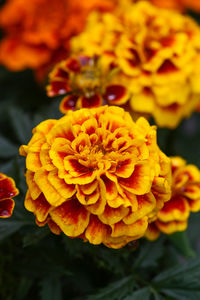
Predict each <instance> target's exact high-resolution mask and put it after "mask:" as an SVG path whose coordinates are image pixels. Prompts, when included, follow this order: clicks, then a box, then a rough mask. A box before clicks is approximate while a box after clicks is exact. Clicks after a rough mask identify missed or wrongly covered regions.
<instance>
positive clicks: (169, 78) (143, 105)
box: [71, 1, 200, 128]
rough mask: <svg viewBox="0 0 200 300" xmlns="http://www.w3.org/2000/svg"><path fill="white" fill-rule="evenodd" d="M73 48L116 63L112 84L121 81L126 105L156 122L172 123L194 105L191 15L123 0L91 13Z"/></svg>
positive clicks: (199, 87) (198, 57)
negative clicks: (108, 9) (105, 10)
mask: <svg viewBox="0 0 200 300" xmlns="http://www.w3.org/2000/svg"><path fill="white" fill-rule="evenodd" d="M71 48H72V50H73V53H77V54H78V55H80V54H82V53H83V54H84V55H89V56H93V55H98V56H101V57H102V58H103V60H104V67H105V68H107V66H108V65H110V64H112V63H115V65H116V67H117V68H118V70H119V71H118V73H117V74H116V76H113V78H112V81H111V83H110V84H116V85H117V84H119V83H120V85H124V87H126V89H127V93H126V94H129V97H126V101H129V102H127V103H129V105H130V108H131V109H132V110H133V111H134V112H137V113H140V114H148V115H150V116H151V115H152V116H153V117H154V118H155V121H156V123H157V124H158V125H159V126H166V127H170V128H174V127H176V126H177V125H178V124H179V122H180V121H181V120H182V118H184V117H187V116H189V115H190V114H191V112H192V111H193V110H194V109H195V108H196V106H197V104H198V101H199V99H200V84H199V82H200V28H199V26H198V25H197V24H196V23H195V22H194V21H193V20H192V19H191V18H190V17H187V16H184V15H181V14H178V13H176V12H174V11H169V10H166V9H158V8H157V7H155V6H153V5H152V4H150V3H148V2H143V1H141V2H138V3H135V4H132V3H130V2H129V1H126V2H123V3H122V5H121V6H120V5H119V7H117V9H116V10H115V11H114V13H112V14H111V13H105V14H103V15H102V14H101V15H100V14H98V13H96V12H95V13H92V14H91V15H90V17H89V20H88V23H87V26H86V28H85V31H84V32H82V33H81V34H80V35H79V36H77V37H74V38H72V40H71ZM115 104H117V102H116V103H115ZM119 104H120V103H119Z"/></svg>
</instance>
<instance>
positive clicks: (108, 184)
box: [101, 175, 118, 201]
mask: <svg viewBox="0 0 200 300" xmlns="http://www.w3.org/2000/svg"><path fill="white" fill-rule="evenodd" d="M101 179H102V181H103V183H104V184H105V188H106V200H107V201H110V200H113V199H115V198H116V197H117V195H118V191H117V188H116V184H115V183H114V182H113V181H111V180H110V179H109V178H108V177H107V176H106V175H102V176H101Z"/></svg>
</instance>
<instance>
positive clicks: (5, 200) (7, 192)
mask: <svg viewBox="0 0 200 300" xmlns="http://www.w3.org/2000/svg"><path fill="white" fill-rule="evenodd" d="M18 194H19V191H18V189H17V188H16V186H15V182H14V180H13V179H12V178H11V177H8V176H6V175H5V174H3V173H0V218H9V217H11V216H12V213H13V209H14V206H15V202H14V200H13V199H12V197H15V196H17V195H18Z"/></svg>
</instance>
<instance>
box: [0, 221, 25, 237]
mask: <svg viewBox="0 0 200 300" xmlns="http://www.w3.org/2000/svg"><path fill="white" fill-rule="evenodd" d="M26 224H28V221H23V220H12V219H2V220H0V241H2V240H3V239H5V238H6V237H8V236H9V235H11V234H13V233H14V232H16V231H18V230H19V229H20V228H21V227H22V226H24V225H26Z"/></svg>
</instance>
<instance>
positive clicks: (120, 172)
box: [115, 158, 135, 178]
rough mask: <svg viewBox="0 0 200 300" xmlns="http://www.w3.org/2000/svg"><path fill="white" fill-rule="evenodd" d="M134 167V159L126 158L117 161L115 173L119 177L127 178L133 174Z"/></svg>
mask: <svg viewBox="0 0 200 300" xmlns="http://www.w3.org/2000/svg"><path fill="white" fill-rule="evenodd" d="M134 168H135V159H134V158H127V159H125V160H123V161H119V162H118V164H117V168H116V172H115V174H116V175H117V176H119V177H123V178H129V177H130V176H131V174H133V171H134Z"/></svg>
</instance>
